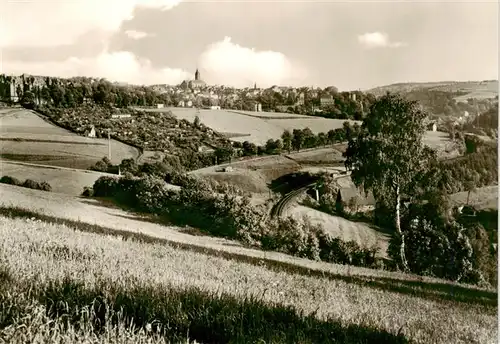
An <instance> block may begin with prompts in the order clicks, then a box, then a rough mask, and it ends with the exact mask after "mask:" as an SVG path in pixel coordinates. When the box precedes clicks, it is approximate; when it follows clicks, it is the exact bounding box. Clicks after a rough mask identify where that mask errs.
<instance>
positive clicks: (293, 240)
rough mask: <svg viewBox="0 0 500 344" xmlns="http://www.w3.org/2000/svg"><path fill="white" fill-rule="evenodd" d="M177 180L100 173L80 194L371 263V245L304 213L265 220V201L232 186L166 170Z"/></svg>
mask: <svg viewBox="0 0 500 344" xmlns="http://www.w3.org/2000/svg"><path fill="white" fill-rule="evenodd" d="M168 178H170V181H175V182H176V183H178V184H182V185H181V186H182V187H181V190H180V191H176V190H172V189H170V188H168V185H167V184H166V183H165V181H164V180H163V179H160V178H158V177H155V176H145V177H132V176H128V177H123V178H114V177H107V176H106V177H101V178H99V179H98V180H97V181H96V182H95V183H94V186H93V188H92V190H90V188H86V189H85V190H84V194H86V195H93V196H95V197H106V198H111V199H113V200H115V201H116V202H118V203H120V204H123V205H126V206H129V207H131V208H133V209H136V210H139V211H143V212H146V213H152V214H155V215H158V216H161V217H163V218H165V219H168V220H169V221H171V222H173V223H175V224H177V225H188V226H192V227H196V228H199V229H201V230H202V231H205V232H207V233H208V234H210V235H214V236H219V237H226V238H230V239H236V240H239V241H241V242H243V243H245V244H247V245H249V246H254V247H260V248H262V249H264V250H273V251H279V252H283V253H287V254H290V255H294V256H297V257H303V258H309V259H314V260H322V261H327V262H333V263H339V264H352V265H357V266H366V267H375V266H376V264H377V263H378V262H377V259H376V258H375V254H376V253H377V250H376V249H373V248H370V249H368V248H362V247H359V246H358V245H357V244H356V243H355V242H343V241H342V240H340V239H338V238H331V237H330V236H329V235H328V234H327V233H326V232H325V230H324V229H323V228H322V227H321V226H320V225H314V224H312V223H311V222H310V221H309V220H308V219H307V218H303V219H295V218H293V217H288V218H283V219H268V217H267V216H266V215H267V209H266V207H265V206H256V205H252V204H251V202H250V198H249V197H248V196H247V195H244V194H243V193H242V192H241V191H239V190H238V189H237V188H235V187H234V186H228V185H227V184H224V183H219V182H215V181H210V182H209V181H206V180H203V179H197V178H195V177H192V176H187V175H176V174H172V175H169V176H168Z"/></svg>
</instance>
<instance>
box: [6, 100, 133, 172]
mask: <svg viewBox="0 0 500 344" xmlns="http://www.w3.org/2000/svg"><path fill="white" fill-rule="evenodd" d="M0 128H1V131H0V158H2V159H5V160H13V161H23V162H31V163H40V164H44V165H51V166H60V167H69V168H79V169H86V168H88V167H89V166H91V165H93V164H95V163H96V162H97V161H98V160H100V159H102V158H103V157H104V156H108V140H107V139H97V138H89V137H83V136H79V135H77V134H74V133H72V132H70V131H68V130H66V129H63V128H60V127H57V126H55V125H53V124H51V123H49V122H47V121H45V120H44V119H42V118H41V117H40V116H38V115H37V114H36V113H34V112H33V111H30V110H26V109H23V108H0ZM111 151H112V156H111V157H112V159H111V160H112V162H113V163H115V164H119V163H120V162H121V161H122V160H123V159H127V158H137V157H138V156H139V151H138V150H137V149H136V148H134V147H131V146H128V145H126V144H123V143H121V142H118V141H115V140H111Z"/></svg>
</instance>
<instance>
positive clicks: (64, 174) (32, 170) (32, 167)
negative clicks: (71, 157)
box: [0, 159, 117, 196]
mask: <svg viewBox="0 0 500 344" xmlns="http://www.w3.org/2000/svg"><path fill="white" fill-rule="evenodd" d="M1 176H10V177H15V178H17V179H19V180H25V179H33V180H35V181H39V182H42V181H45V182H47V183H49V184H50V185H51V186H52V192H58V193H63V194H67V195H73V196H80V195H81V193H82V191H83V188H84V187H86V186H92V185H94V182H95V181H96V180H97V179H99V178H100V177H102V176H111V177H117V175H115V174H109V173H102V172H95V171H86V170H78V169H71V168H64V167H55V166H49V165H39V164H31V163H24V162H19V161H7V160H2V159H0V177H1Z"/></svg>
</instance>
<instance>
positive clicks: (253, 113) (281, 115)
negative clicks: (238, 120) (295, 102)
mask: <svg viewBox="0 0 500 344" xmlns="http://www.w3.org/2000/svg"><path fill="white" fill-rule="evenodd" d="M227 111H228V112H233V113H238V114H242V115H246V116H252V117H257V118H264V119H296V118H308V119H310V118H311V116H307V115H298V114H295V113H285V112H256V111H243V110H227ZM313 118H314V117H313Z"/></svg>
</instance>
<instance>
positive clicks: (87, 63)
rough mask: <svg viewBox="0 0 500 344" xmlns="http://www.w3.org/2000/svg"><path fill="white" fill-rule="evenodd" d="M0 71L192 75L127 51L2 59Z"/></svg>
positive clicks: (168, 78) (151, 78) (173, 80)
mask: <svg viewBox="0 0 500 344" xmlns="http://www.w3.org/2000/svg"><path fill="white" fill-rule="evenodd" d="M2 67H3V68H2ZM0 73H6V74H15V75H20V74H22V73H26V74H33V75H49V76H58V77H72V76H89V77H102V78H106V79H108V80H109V81H119V82H128V83H131V84H137V85H143V84H178V83H180V82H181V81H182V80H185V79H188V78H191V77H192V74H191V73H188V72H186V71H184V70H182V69H178V68H163V69H160V68H154V67H153V66H152V65H151V62H150V61H149V60H147V59H138V58H137V57H136V56H135V55H134V54H132V53H131V52H127V51H120V52H111V53H110V52H107V51H103V52H102V53H100V54H99V55H98V56H96V57H92V58H76V57H71V58H69V59H67V60H65V61H62V62H60V61H57V62H56V61H54V62H48V63H47V62H44V63H38V62H20V61H3V66H2V65H0Z"/></svg>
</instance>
